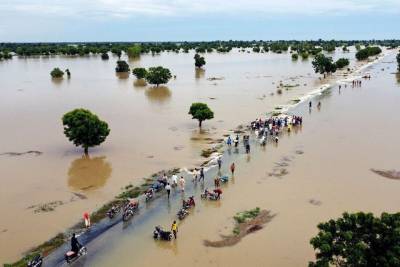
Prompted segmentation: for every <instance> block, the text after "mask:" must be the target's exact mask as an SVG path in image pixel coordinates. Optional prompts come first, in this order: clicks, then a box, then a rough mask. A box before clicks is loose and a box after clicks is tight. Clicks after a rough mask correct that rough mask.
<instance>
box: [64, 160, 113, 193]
mask: <svg viewBox="0 0 400 267" xmlns="http://www.w3.org/2000/svg"><path fill="white" fill-rule="evenodd" d="M111 171H112V168H111V164H110V163H109V162H107V161H106V157H95V158H90V156H83V157H82V158H79V159H76V160H74V161H73V162H72V163H71V166H70V167H69V170H68V186H69V187H71V188H73V189H74V190H94V189H97V188H100V187H102V186H104V185H105V184H106V182H107V180H108V178H110V176H111Z"/></svg>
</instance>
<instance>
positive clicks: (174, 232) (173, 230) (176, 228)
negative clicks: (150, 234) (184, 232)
mask: <svg viewBox="0 0 400 267" xmlns="http://www.w3.org/2000/svg"><path fill="white" fill-rule="evenodd" d="M171 231H172V233H173V234H174V237H175V239H176V238H177V234H178V225H177V224H176V221H174V222H173V223H172V225H171Z"/></svg>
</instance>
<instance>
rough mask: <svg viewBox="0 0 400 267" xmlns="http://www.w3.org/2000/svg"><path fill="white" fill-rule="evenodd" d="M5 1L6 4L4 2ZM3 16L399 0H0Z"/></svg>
mask: <svg viewBox="0 0 400 267" xmlns="http://www.w3.org/2000/svg"><path fill="white" fill-rule="evenodd" d="M3 1H5V3H2V2H3ZM0 11H1V12H2V13H3V14H7V13H14V14H21V15H22V14H30V15H35V16H61V17H81V18H82V17H83V18H87V19H90V18H97V19H98V18H101V19H107V18H112V19H114V18H129V17H134V16H138V15H147V16H167V17H190V16H196V15H206V16H207V15H213V14H219V15H221V16H223V15H238V16H252V15H254V16H260V15H261V16H276V15H308V16H309V15H323V14H331V15H332V14H334V15H340V14H342V15H347V14H352V13H354V14H360V13H363V12H378V13H400V1H399V0H69V1H60V0H40V1H39V0H13V1H8V0H0Z"/></svg>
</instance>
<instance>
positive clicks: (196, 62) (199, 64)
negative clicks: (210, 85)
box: [194, 54, 206, 68]
mask: <svg viewBox="0 0 400 267" xmlns="http://www.w3.org/2000/svg"><path fill="white" fill-rule="evenodd" d="M205 64H206V60H205V59H204V57H202V56H200V55H199V54H196V55H194V65H195V66H196V68H201V67H203V66H204V65H205Z"/></svg>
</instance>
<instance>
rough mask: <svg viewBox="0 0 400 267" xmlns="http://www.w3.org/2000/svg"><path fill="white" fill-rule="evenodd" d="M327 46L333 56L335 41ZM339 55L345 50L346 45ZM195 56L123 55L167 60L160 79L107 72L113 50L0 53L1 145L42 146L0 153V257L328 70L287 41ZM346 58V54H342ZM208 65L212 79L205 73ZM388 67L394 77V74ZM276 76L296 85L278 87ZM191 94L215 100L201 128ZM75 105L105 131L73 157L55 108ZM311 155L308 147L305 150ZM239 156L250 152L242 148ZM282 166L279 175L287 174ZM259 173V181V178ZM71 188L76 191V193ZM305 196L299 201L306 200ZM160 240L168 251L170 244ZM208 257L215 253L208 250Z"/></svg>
mask: <svg viewBox="0 0 400 267" xmlns="http://www.w3.org/2000/svg"><path fill="white" fill-rule="evenodd" d="M333 56H334V57H336V58H337V57H340V56H341V52H337V53H335V54H333ZM345 56H346V57H349V58H354V51H353V52H351V53H347V54H346V55H345ZM206 60H207V65H206V68H205V70H204V71H196V70H195V69H194V66H193V54H175V53H163V54H161V55H158V56H150V55H145V56H141V58H140V60H135V61H129V63H130V64H131V66H134V67H136V66H144V67H149V66H157V65H162V66H165V67H168V68H170V69H171V71H172V73H173V74H174V75H176V76H177V78H176V79H173V80H171V82H170V83H168V85H167V86H164V87H161V88H151V87H150V86H142V84H138V83H137V82H136V81H135V79H134V78H133V77H132V75H130V76H129V77H121V76H117V75H115V73H114V68H115V61H116V58H111V59H110V60H109V61H102V60H101V59H100V57H83V58H67V57H47V58H46V57H41V58H26V59H25V58H14V59H13V60H11V61H3V62H0V80H1V92H0V94H1V97H0V110H1V112H0V122H1V125H2V127H1V138H0V153H9V152H16V153H23V152H26V151H40V152H42V154H40V155H36V154H35V155H33V154H23V155H19V156H8V155H2V156H1V157H0V181H1V183H2V187H1V189H0V213H1V214H6V216H2V221H1V224H0V245H1V249H2V253H1V257H0V262H6V261H7V262H9V261H12V260H16V259H17V258H18V257H19V256H20V255H21V253H23V252H24V251H26V250H27V249H29V248H30V247H32V246H33V245H35V244H38V243H40V242H43V241H45V240H47V239H48V238H49V237H51V236H53V235H55V234H56V233H58V232H62V231H64V229H65V228H67V227H69V226H71V225H72V224H74V223H75V222H76V221H77V220H79V219H80V218H81V216H82V213H83V212H84V211H93V210H95V209H96V208H98V207H100V206H101V205H102V204H103V203H104V202H105V201H107V200H109V199H111V198H112V197H113V196H114V195H116V194H117V193H118V192H120V189H121V187H123V186H125V185H127V184H128V183H133V184H139V183H141V182H142V178H143V177H145V176H147V175H149V174H151V173H154V172H156V171H158V170H161V169H166V168H171V167H183V166H195V165H196V164H199V163H200V162H201V161H202V159H201V158H200V157H199V154H200V151H201V149H202V148H204V147H206V146H207V144H206V142H205V141H204V138H220V137H221V136H222V135H223V134H225V133H227V131H228V130H230V129H233V128H235V127H236V126H237V125H239V124H242V123H246V122H248V121H250V120H252V119H254V118H256V117H259V116H260V115H262V114H265V113H266V112H270V111H272V110H273V108H274V107H275V106H277V105H282V104H287V103H289V102H290V101H291V100H293V99H296V98H298V97H301V96H302V95H305V94H306V93H307V92H309V91H310V90H313V89H315V88H316V87H318V86H320V85H321V84H323V83H325V82H327V81H321V80H320V79H318V76H317V75H315V74H313V71H312V68H311V64H310V60H309V61H301V60H299V61H298V62H293V61H292V60H291V56H290V54H289V53H284V54H279V55H278V54H272V53H268V54H253V53H250V54H248V53H239V52H237V51H234V52H232V53H229V54H217V53H213V54H207V55H206ZM356 65H357V63H355V62H352V66H356ZM54 67H60V68H62V69H66V68H69V69H70V70H71V72H72V78H71V79H67V78H64V79H63V80H58V81H54V80H51V79H50V75H49V72H50V71H51V69H52V68H54ZM387 73H389V72H387ZM211 77H217V78H219V77H223V79H216V80H212V79H211V80H210V79H208V78H211ZM391 77H392V79H393V75H392V76H391ZM331 79H335V77H332V78H331ZM280 81H282V83H284V84H291V85H295V84H299V86H298V87H294V88H293V89H291V90H288V91H286V90H283V91H284V92H283V94H282V95H277V94H276V93H275V92H276V90H277V88H276V87H277V85H278V84H279V83H280ZM271 93H275V95H273V96H272V95H270V94H271ZM196 101H201V102H206V103H207V104H208V105H209V106H210V107H211V108H212V109H213V110H214V112H215V119H214V120H212V121H207V122H205V123H204V129H203V131H202V132H199V130H198V129H197V122H195V121H192V120H191V119H190V116H189V115H188V114H187V112H188V109H189V106H190V104H191V103H192V102H196ZM78 107H84V108H88V109H90V110H92V111H93V112H95V113H96V114H98V115H99V116H100V117H101V118H102V119H104V120H106V121H107V122H108V123H109V126H110V128H111V134H110V136H109V137H108V139H107V140H106V142H105V143H104V144H103V145H101V146H100V147H96V148H93V149H91V150H90V158H83V157H82V151H81V149H77V148H75V147H74V146H73V145H72V144H71V143H69V142H68V140H67V139H66V138H65V136H64V135H63V132H62V125H61V117H62V115H63V114H64V113H65V112H67V111H69V110H71V109H73V108H78ZM323 108H324V106H323ZM321 114H322V113H321ZM304 136H306V135H304ZM307 136H309V134H308V135H307ZM202 139H203V141H202ZM290 140H291V139H290ZM320 140H322V139H320ZM289 144H290V142H288V145H289ZM288 145H286V144H285V145H282V146H288ZM177 147H178V148H179V149H176V148H177ZM280 150H281V148H280ZM283 151H285V150H283ZM283 151H282V152H283ZM297 157H299V156H296V158H297ZM306 157H307V154H305V155H304V158H306ZM317 159H319V157H317V156H316V157H315V158H314V160H317ZM248 161H249V162H256V161H257V159H256V158H255V157H254V158H253V157H252V158H251V159H249V160H248ZM268 164H269V163H268ZM244 166H247V164H245V165H244ZM317 166H319V164H317ZM369 167H374V166H369ZM376 167H377V168H378V167H379V168H383V167H385V166H376ZM387 167H388V168H389V167H392V166H387ZM246 168H248V167H243V168H241V170H240V171H239V175H245V173H243V174H240V172H245V170H246ZM318 169H320V167H318ZM289 172H290V174H289V175H287V177H291V176H292V175H293V173H292V171H290V170H289ZM260 175H261V176H262V174H258V176H260ZM370 175H371V174H370ZM256 178H257V177H254V179H256ZM261 178H262V177H259V179H260V181H259V182H262V181H263V179H261ZM268 179H271V178H268ZM285 179H286V177H285ZM285 179H282V180H283V181H285ZM377 180H378V181H380V180H379V179H377ZM272 181H274V180H272ZM283 183H285V182H283ZM250 184H251V183H249V185H250ZM245 187H246V186H244V185H243V186H242V185H241V186H239V187H234V188H245ZM257 188H261V187H260V186H257ZM235 190H238V189H234V190H232V193H228V194H227V196H226V198H227V202H228V200H229V199H230V197H229V195H230V194H232V198H233V196H234V193H235ZM256 190H259V189H256ZM281 190H283V191H285V190H287V189H281ZM305 191H308V190H305ZM74 193H79V194H82V195H84V196H85V197H86V198H87V199H84V198H77V197H76V195H75V194H74ZM282 193H286V192H282ZM311 197H318V196H309V198H311ZM252 198H253V196H251V197H249V199H252ZM233 199H237V198H233ZM238 199H240V198H238ZM246 199H247V198H246ZM257 200H258V197H255V198H254V199H252V201H251V202H252V203H248V205H249V206H253V204H256V203H257ZM54 201H62V202H63V203H64V204H63V205H61V206H58V207H56V208H55V210H54V211H52V212H47V213H39V214H34V213H33V212H32V210H31V209H28V207H30V206H32V205H38V204H45V203H50V202H54ZM264 201H265V200H264ZM283 203H285V201H283ZM236 204H237V202H235V201H232V202H231V204H229V207H231V208H230V209H228V210H224V212H223V213H219V212H218V209H210V212H211V211H214V212H216V213H218V214H217V215H216V216H215V220H213V221H209V220H207V219H206V217H207V216H206V217H204V219H203V220H199V222H203V223H204V225H203V226H202V227H201V228H202V229H203V228H204V229H205V230H206V233H202V237H204V238H210V237H212V234H215V231H216V229H215V227H214V226H215V225H210V223H215V222H218V220H220V222H224V223H226V220H227V217H226V216H227V214H230V213H231V212H232V214H233V213H235V212H236V211H237V209H238V208H240V205H239V206H236ZM266 204H268V202H267V203H265V202H264V203H263V202H261V203H259V204H258V205H263V206H268V205H266ZM324 204H325V202H324ZM324 204H323V205H321V207H324ZM220 205H224V206H225V205H227V204H220ZM305 206H306V207H308V208H310V207H309V204H308V203H307V201H306V204H305ZM265 208H268V207H265ZM286 208H289V207H286ZM312 208H315V207H312ZM268 209H269V208H268ZM209 215H211V216H214V215H212V214H209ZM219 216H221V217H219ZM278 216H279V217H277V218H280V217H281V216H280V215H278ZM276 221H278V219H277V220H276ZM274 223H275V222H271V225H274ZM188 224H189V223H188ZM267 228H268V227H267ZM267 231H269V230H267ZM263 233H264V232H263ZM199 234H200V233H199ZM256 235H259V234H258V233H257V234H256ZM254 236H255V235H254ZM254 236H251V237H250V236H249V238H247V237H246V239H249V240H251V239H252V238H255V237H254ZM195 237H196V235H195V236H193V237H192V238H195ZM189 241H190V239H189ZM192 241H194V240H192ZM182 242H184V241H182ZM194 243H196V242H194ZM186 244H189V243H186ZM239 246H241V245H239ZM161 247H162V245H161ZM195 247H196V245H195ZM195 247H194V248H193V249H195ZM149 251H152V250H151V249H150V250H149ZM163 251H164V252H165V253H169V251H170V250H169V249H166V250H163ZM201 251H204V250H201ZM205 251H209V250H205ZM203 256H204V255H203ZM143 258H146V257H143ZM206 258H207V257H206ZM210 261H214V263H215V259H214V260H212V259H210Z"/></svg>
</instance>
